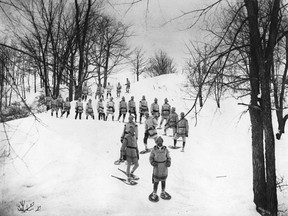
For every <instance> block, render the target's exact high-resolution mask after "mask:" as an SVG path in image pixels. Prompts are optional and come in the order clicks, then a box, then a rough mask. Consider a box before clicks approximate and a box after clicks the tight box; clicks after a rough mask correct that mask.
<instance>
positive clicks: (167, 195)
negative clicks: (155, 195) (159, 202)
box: [160, 192, 171, 200]
mask: <svg viewBox="0 0 288 216" xmlns="http://www.w3.org/2000/svg"><path fill="white" fill-rule="evenodd" d="M160 197H161V198H162V199H164V200H170V199H171V195H170V194H168V193H167V192H162V193H161V194H160Z"/></svg>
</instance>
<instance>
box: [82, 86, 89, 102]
mask: <svg viewBox="0 0 288 216" xmlns="http://www.w3.org/2000/svg"><path fill="white" fill-rule="evenodd" d="M87 95H88V86H87V82H85V83H84V85H83V88H82V100H83V101H86V100H87Z"/></svg>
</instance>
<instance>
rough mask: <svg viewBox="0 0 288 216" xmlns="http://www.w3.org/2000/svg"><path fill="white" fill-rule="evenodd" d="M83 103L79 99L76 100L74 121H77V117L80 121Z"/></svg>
mask: <svg viewBox="0 0 288 216" xmlns="http://www.w3.org/2000/svg"><path fill="white" fill-rule="evenodd" d="M83 109H84V108H83V102H82V99H81V97H79V98H78V101H77V102H76V105H75V113H76V115H75V119H77V117H78V116H79V119H81V115H82V113H83Z"/></svg>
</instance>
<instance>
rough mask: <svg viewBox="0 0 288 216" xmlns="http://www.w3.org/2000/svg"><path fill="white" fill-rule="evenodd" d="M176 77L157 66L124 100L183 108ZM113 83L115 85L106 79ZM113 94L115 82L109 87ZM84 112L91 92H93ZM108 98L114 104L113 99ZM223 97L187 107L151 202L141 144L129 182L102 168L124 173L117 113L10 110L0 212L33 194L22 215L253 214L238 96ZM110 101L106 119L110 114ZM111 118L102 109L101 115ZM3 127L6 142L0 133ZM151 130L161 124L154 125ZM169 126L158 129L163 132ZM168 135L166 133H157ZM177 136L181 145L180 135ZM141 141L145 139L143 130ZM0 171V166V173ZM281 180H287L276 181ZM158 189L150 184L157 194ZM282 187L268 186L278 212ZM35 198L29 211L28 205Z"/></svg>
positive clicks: (282, 149) (279, 154)
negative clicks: (185, 124) (78, 115)
mask: <svg viewBox="0 0 288 216" xmlns="http://www.w3.org/2000/svg"><path fill="white" fill-rule="evenodd" d="M185 86H186V79H185V76H184V75H181V74H170V75H162V76H159V77H155V78H147V79H144V80H141V81H140V82H136V83H133V84H132V86H131V91H130V93H129V94H126V93H125V94H124V93H123V92H122V95H123V96H125V98H126V101H128V100H129V99H130V96H132V95H133V96H134V97H135V101H136V105H137V109H138V105H139V104H138V102H139V100H140V99H141V97H142V95H145V96H146V99H147V101H148V103H149V104H151V103H152V102H153V100H154V98H155V97H157V98H158V101H159V104H160V105H162V104H163V102H164V99H165V98H168V100H169V103H170V104H171V105H172V106H175V107H176V112H177V113H178V114H179V113H180V112H182V111H183V112H187V111H188V109H189V108H190V107H191V105H192V103H193V102H194V101H193V100H191V99H189V97H188V95H187V94H186V93H185ZM114 90H115V89H114ZM113 94H115V92H113ZM91 98H92V99H93V104H94V112H95V110H96V101H95V99H94V97H91ZM114 98H115V102H116V103H115V104H116V107H117V108H118V101H119V99H117V98H116V97H114ZM238 102H240V101H237V100H236V99H233V98H226V99H225V100H223V101H222V102H221V108H220V109H217V108H216V103H215V102H214V101H212V100H208V101H207V104H206V105H207V106H205V107H204V109H203V110H202V111H201V113H200V115H199V116H198V117H197V124H196V119H195V116H194V113H192V112H191V113H189V115H188V116H187V119H188V121H189V124H190V133H189V137H188V140H187V143H186V148H185V152H180V150H179V149H178V150H172V149H169V151H170V154H171V157H172V165H171V167H170V168H169V176H168V179H167V185H166V190H167V192H168V193H170V194H171V195H172V199H171V200H170V201H167V200H162V199H160V201H159V202H158V203H152V202H150V201H149V200H148V195H149V194H150V193H151V192H152V187H153V185H152V182H151V177H152V166H151V165H150V164H149V159H148V158H149V154H144V155H140V160H139V164H140V166H139V168H138V169H137V170H136V172H135V174H136V175H137V176H139V177H140V180H139V181H138V185H136V186H128V185H126V184H123V183H122V182H120V181H119V180H117V179H115V178H112V177H111V175H116V176H119V177H125V176H124V175H123V174H122V173H121V172H120V171H118V170H117V168H122V169H125V168H126V165H125V163H124V164H121V165H119V166H116V165H114V161H115V160H117V159H118V158H119V154H120V146H121V145H120V136H121V133H122V131H123V127H124V123H122V122H121V123H120V122H118V121H114V122H112V121H111V119H108V121H98V119H97V120H92V119H91V118H89V119H88V120H86V119H85V115H84V116H82V120H79V119H77V120H75V119H74V104H75V102H72V109H71V114H70V116H69V117H68V118H66V117H63V118H56V117H55V116H54V117H51V115H50V112H48V113H47V112H45V113H40V114H37V117H38V118H39V119H40V121H35V119H34V118H33V117H28V118H24V119H18V120H14V121H10V122H7V124H5V125H1V140H2V142H1V146H0V149H1V152H2V151H3V149H5V148H6V153H7V152H10V156H9V157H1V160H2V161H1V162H2V163H1V175H2V176H1V178H0V179H1V182H0V186H1V195H0V196H1V199H2V203H1V209H2V210H0V215H1V216H2V215H3V216H10V215H11V216H12V215H13V216H14V215H16V216H17V215H23V213H22V212H20V211H18V210H17V205H18V204H19V203H20V201H21V200H25V201H26V203H27V204H30V203H32V202H34V209H33V210H32V211H29V213H28V214H27V215H29V216H30V215H31V216H33V215H37V216H42V215H43V216H44V215H45V216H46V215H49V216H58V215H61V216H65V215H67V216H68V215H69V216H71V215H79V216H81V215H83V216H84V215H85V216H94V215H117V216H118V215H123V216H124V215H125V216H126V215H131V216H134V215H139V216H141V215H145V216H146V215H193V216H206V215H207V216H209V215H213V216H215V215H221V216H223V215H229V216H230V215H233V216H237V215H239V216H243V215H245V216H246V215H249V216H254V215H255V216H256V215H258V214H257V212H256V211H255V205H254V204H253V191H252V159H251V155H252V153H251V138H250V137H251V131H250V120H249V115H248V113H244V114H243V112H245V109H247V108H246V107H245V106H239V105H237V103H238ZM117 108H116V115H115V119H117V117H118V113H117ZM110 118H111V117H110ZM138 125H139V127H138V128H139V139H138V146H139V149H140V150H143V149H144V145H143V137H144V125H143V124H141V125H140V124H139V123H138ZM3 126H5V128H6V129H7V130H8V133H7V135H8V136H9V137H10V141H9V142H10V149H9V148H8V147H7V146H8V144H7V142H4V141H3V140H4V138H5V137H6V135H5V134H4V133H3ZM158 133H159V134H160V135H161V134H162V133H163V129H162V130H158ZM171 133H172V131H171V130H168V135H171ZM162 137H163V139H164V144H165V145H167V146H168V145H171V144H172V143H173V140H172V138H171V137H170V136H162ZM287 139H288V138H287V135H286V134H284V135H283V136H282V139H281V140H280V141H276V158H277V175H279V176H281V177H284V184H285V182H287V178H288V167H287V162H288V157H287V156H288V155H287V154H288V151H287V150H288V149H287V148H288V147H287ZM177 145H179V146H181V145H182V141H181V140H180V141H178V142H177ZM148 146H149V147H152V146H154V141H153V140H151V139H150V140H148ZM3 173H4V174H3ZM286 184H287V183H286ZM160 191H161V186H160V185H159V188H158V194H159V193H160ZM287 198H288V192H287V187H286V188H285V187H284V188H283V190H282V191H280V190H279V192H278V199H279V200H278V202H279V209H280V210H281V211H282V213H281V214H280V215H285V214H287V212H286V211H287V210H288V204H287V203H286V202H285V200H287ZM37 207H38V208H39V211H36V209H37Z"/></svg>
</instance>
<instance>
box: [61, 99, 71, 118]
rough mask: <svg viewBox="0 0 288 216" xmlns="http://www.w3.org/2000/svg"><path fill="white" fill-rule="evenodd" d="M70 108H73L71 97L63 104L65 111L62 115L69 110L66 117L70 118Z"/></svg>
mask: <svg viewBox="0 0 288 216" xmlns="http://www.w3.org/2000/svg"><path fill="white" fill-rule="evenodd" d="M70 109H71V103H70V101H69V98H68V97H67V98H66V101H65V102H64V104H63V111H62V113H61V117H62V116H63V115H64V113H65V112H67V114H66V118H68V116H69V114H70Z"/></svg>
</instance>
